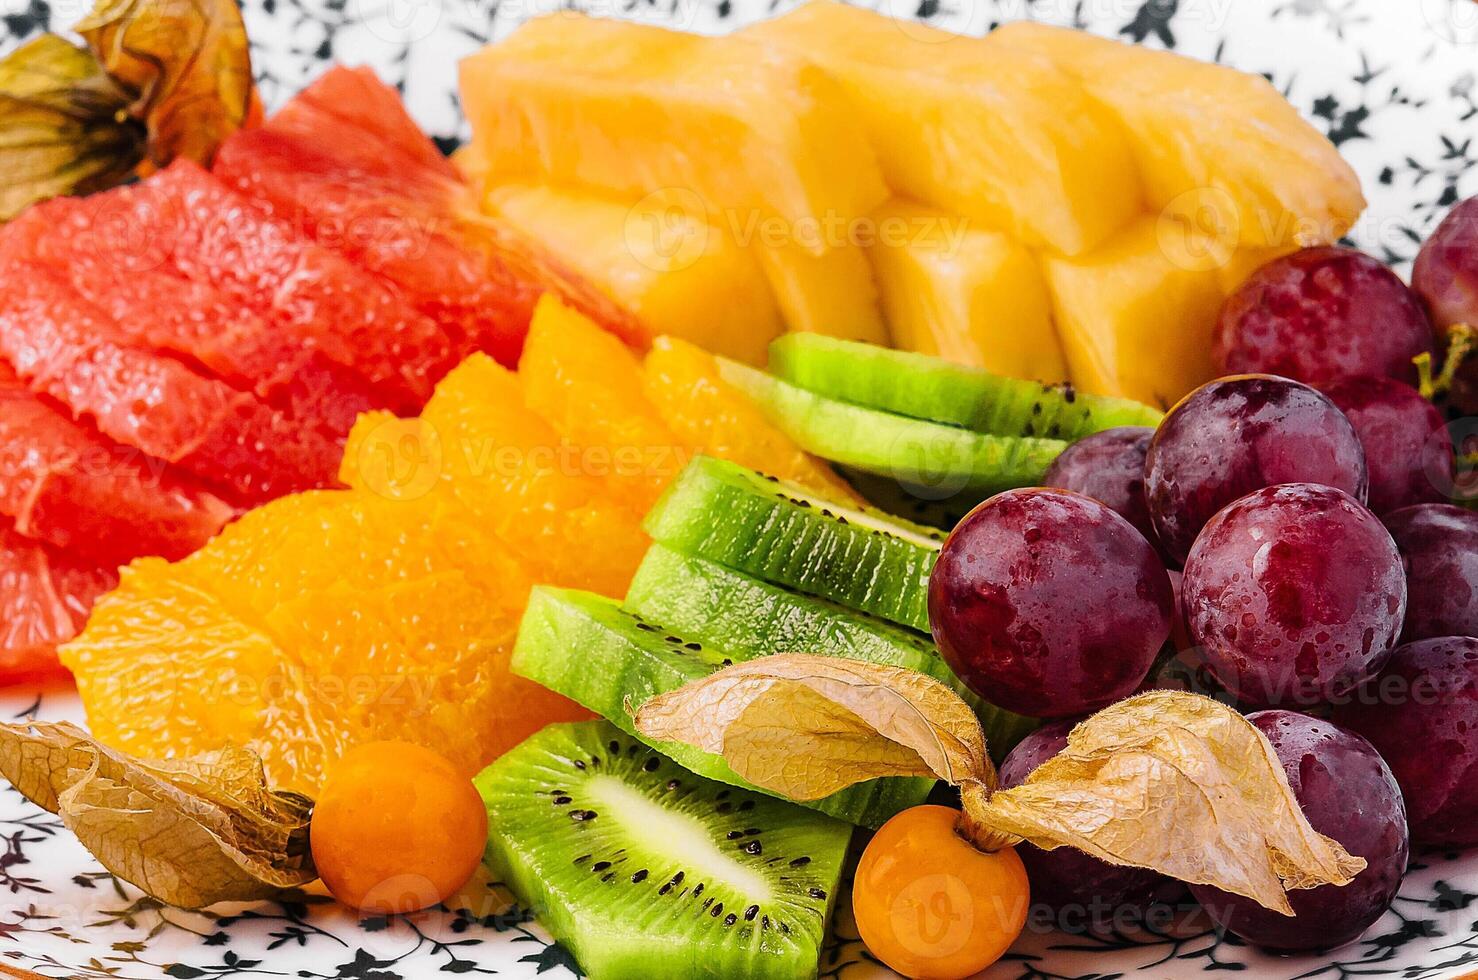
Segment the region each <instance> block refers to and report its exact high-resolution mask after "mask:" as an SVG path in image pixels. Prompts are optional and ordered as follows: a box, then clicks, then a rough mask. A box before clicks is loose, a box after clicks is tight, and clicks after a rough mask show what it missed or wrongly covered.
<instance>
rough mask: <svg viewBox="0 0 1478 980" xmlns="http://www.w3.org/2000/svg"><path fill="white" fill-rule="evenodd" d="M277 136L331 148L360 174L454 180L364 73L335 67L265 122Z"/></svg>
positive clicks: (396, 100) (395, 98) (389, 93)
mask: <svg viewBox="0 0 1478 980" xmlns="http://www.w3.org/2000/svg"><path fill="white" fill-rule="evenodd" d="M267 127H268V128H269V129H271V130H274V131H276V132H281V133H284V134H288V135H293V136H298V137H302V138H305V139H307V140H308V141H310V142H313V143H318V144H321V145H326V146H331V147H333V153H334V155H335V156H336V157H338V158H339V159H340V160H342V161H344V162H345V163H352V164H354V165H355V166H357V167H358V168H360V169H361V170H363V171H364V172H365V173H372V174H380V175H383V176H385V177H389V178H390V179H392V180H398V181H404V180H405V179H406V177H407V171H409V172H410V173H411V174H413V175H419V174H420V173H423V172H424V173H425V174H426V175H427V176H428V177H430V178H433V179H434V178H440V179H442V180H455V179H456V176H457V172H456V168H454V167H453V166H452V164H451V161H449V160H448V159H447V158H446V156H445V154H443V153H442V152H441V150H440V149H438V148H437V146H436V144H435V143H432V142H431V140H429V139H427V138H426V134H425V132H424V131H422V129H421V127H420V126H418V125H416V122H415V120H414V119H412V118H411V117H410V115H409V114H408V113H407V112H406V111H405V105H404V103H403V102H401V99H400V96H399V94H398V93H396V91H395V90H394V89H392V88H391V87H390V86H388V85H386V84H385V83H384V82H382V81H380V79H379V76H377V75H376V74H375V73H374V71H372V70H371V69H369V68H364V67H359V68H350V67H346V66H342V65H337V66H334V67H332V68H330V69H329V70H328V71H326V72H324V73H323V74H322V75H320V76H319V77H318V78H317V79H316V80H315V81H314V82H313V83H312V84H310V85H309V86H308V87H307V88H304V89H303V90H302V91H301V92H299V93H298V94H297V95H296V96H294V97H293V98H292V99H290V100H288V102H287V104H286V105H284V106H283V107H282V108H281V109H280V110H278V112H277V113H276V115H274V116H273V117H272V119H271V120H270V121H269V122H268V123H267Z"/></svg>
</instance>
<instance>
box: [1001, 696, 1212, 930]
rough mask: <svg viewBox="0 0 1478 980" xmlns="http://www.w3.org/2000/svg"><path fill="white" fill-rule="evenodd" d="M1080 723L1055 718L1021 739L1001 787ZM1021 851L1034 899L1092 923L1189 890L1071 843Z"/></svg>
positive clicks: (1018, 778)
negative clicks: (1080, 914) (1079, 913)
mask: <svg viewBox="0 0 1478 980" xmlns="http://www.w3.org/2000/svg"><path fill="white" fill-rule="evenodd" d="M1074 724H1076V722H1074V721H1058V722H1053V723H1052V724H1050V725H1044V726H1043V727H1041V728H1039V729H1037V730H1036V731H1034V732H1032V733H1031V734H1030V735H1028V736H1027V737H1026V738H1024V739H1022V740H1021V741H1020V742H1019V743H1017V745H1016V748H1014V749H1012V750H1011V754H1010V755H1008V756H1006V760H1005V761H1004V762H1002V763H1001V771H1000V785H1001V788H1002V789H1010V788H1011V787H1012V786H1018V785H1020V784H1021V783H1023V782H1025V781H1026V777H1027V776H1029V775H1031V773H1032V772H1033V770H1035V769H1036V768H1037V767H1038V766H1040V765H1041V764H1042V763H1044V762H1046V761H1047V760H1048V759H1050V758H1052V757H1053V756H1054V755H1056V754H1057V753H1059V752H1061V751H1062V750H1063V748H1064V747H1065V746H1066V745H1067V735H1068V732H1070V731H1072V728H1073V725H1074ZM1016 853H1017V854H1018V855H1020V856H1021V862H1022V863H1023V864H1025V865H1026V873H1027V877H1028V878H1030V879H1031V886H1032V901H1033V902H1041V903H1042V904H1043V905H1046V906H1047V907H1048V908H1051V909H1053V910H1055V911H1058V912H1064V911H1066V910H1069V909H1072V910H1074V911H1082V912H1084V913H1086V914H1087V916H1088V919H1089V924H1090V925H1108V924H1111V923H1105V922H1103V921H1102V920H1103V919H1104V918H1105V917H1108V916H1113V915H1114V913H1115V912H1116V910H1118V909H1120V908H1121V907H1125V906H1129V907H1132V908H1137V909H1142V908H1144V907H1145V906H1147V905H1149V904H1151V903H1153V902H1173V901H1175V900H1177V899H1179V898H1180V896H1181V895H1182V894H1184V889H1185V886H1184V885H1182V884H1180V883H1179V882H1177V881H1174V880H1173V879H1171V878H1167V877H1166V876H1165V875H1162V874H1160V873H1159V872H1157V871H1151V870H1149V869H1148V868H1129V867H1121V866H1119V865H1114V864H1109V863H1108V862H1107V861H1101V860H1099V859H1098V858H1096V857H1093V856H1091V855H1088V854H1084V853H1083V852H1082V851H1079V850H1076V849H1075V848H1071V847H1059V848H1057V849H1056V850H1055V851H1044V850H1041V849H1040V848H1037V847H1033V846H1032V845H1031V844H1018V845H1017V846H1016Z"/></svg>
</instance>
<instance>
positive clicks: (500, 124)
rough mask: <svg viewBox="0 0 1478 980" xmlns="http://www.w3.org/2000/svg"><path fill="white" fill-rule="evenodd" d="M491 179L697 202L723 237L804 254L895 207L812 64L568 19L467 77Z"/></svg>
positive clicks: (636, 27)
mask: <svg viewBox="0 0 1478 980" xmlns="http://www.w3.org/2000/svg"><path fill="white" fill-rule="evenodd" d="M461 92H462V104H463V106H464V108H465V109H466V112H467V118H468V119H469V120H470V121H471V124H472V132H473V141H474V144H475V146H476V147H477V150H478V152H479V153H480V154H481V156H482V159H483V161H484V163H485V165H486V167H487V172H488V176H489V178H490V179H492V180H495V181H499V182H503V181H510V180H522V181H539V182H548V183H554V184H573V185H585V186H589V187H597V188H602V189H604V190H607V191H610V192H612V193H614V194H616V195H618V196H621V197H625V198H629V199H633V200H635V199H639V198H641V197H642V196H643V195H646V194H650V193H654V192H664V193H674V192H683V193H687V194H692V195H696V196H697V198H699V199H700V201H701V204H702V206H704V207H706V208H707V209H708V210H709V212H710V214H711V215H712V216H714V218H715V222H714V223H716V224H719V225H725V224H728V226H729V227H730V228H732V227H734V226H736V225H738V224H742V223H743V222H745V221H747V220H749V219H750V218H752V217H758V218H761V219H765V220H769V219H772V218H778V219H780V220H781V221H782V222H784V223H785V224H786V225H787V226H788V227H789V228H790V229H791V231H792V235H791V237H792V240H794V241H796V242H802V243H804V244H802V245H801V247H804V248H806V249H807V251H810V252H811V253H812V254H816V255H820V254H822V253H823V252H824V248H823V247H822V246H821V245H819V244H815V242H814V239H813V238H811V237H810V236H808V235H807V234H805V233H804V232H805V230H807V229H812V230H813V229H815V228H817V227H824V226H825V223H826V222H827V221H829V220H835V219H836V218H838V217H840V218H841V219H843V220H850V219H851V218H853V217H855V216H856V215H859V214H864V213H866V212H867V211H870V210H872V209H873V208H874V207H877V206H878V205H879V204H881V203H882V202H883V200H884V199H885V198H886V197H887V189H886V187H885V186H884V184H883V180H882V175H881V174H880V173H879V171H878V168H877V165H876V162H875V160H874V158H873V154H872V150H871V149H870V147H869V146H868V144H867V140H866V137H865V135H864V134H863V132H862V131H861V129H860V128H859V127H858V126H857V125H856V124H855V123H854V122H853V120H852V116H851V114H850V113H849V111H848V106H847V100H846V96H845V93H844V92H843V91H842V90H841V88H840V87H839V86H838V85H837V84H836V83H835V82H834V81H833V80H832V79H831V78H830V77H828V76H827V75H826V73H825V72H823V71H822V70H820V69H819V68H817V67H816V66H815V65H813V64H811V63H810V62H809V61H807V60H805V59H804V58H799V57H796V56H794V55H791V54H787V53H785V52H783V51H780V50H776V49H774V48H770V47H767V46H764V45H760V44H754V43H752V42H749V41H746V40H742V39H739V38H734V37H723V38H714V37H700V36H697V35H693V34H680V33H677V32H674V31H668V30H663V29H661V28H657V27H650V26H645V25H641V24H631V23H622V22H617V21H610V20H598V19H594V18H590V17H585V16H582V15H579V14H556V15H552V16H548V17H540V18H537V19H535V20H532V21H530V22H528V23H527V24H525V25H524V26H523V27H521V28H519V29H518V30H517V31H515V32H514V33H513V34H512V35H511V36H510V37H509V38H508V39H507V40H505V41H502V42H500V43H498V44H493V45H489V46H488V47H486V48H484V49H483V50H482V51H480V52H478V53H477V54H475V55H473V56H471V57H470V58H467V59H466V60H464V61H463V62H462V65H461Z"/></svg>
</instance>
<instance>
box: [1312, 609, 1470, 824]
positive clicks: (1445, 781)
mask: <svg viewBox="0 0 1478 980" xmlns="http://www.w3.org/2000/svg"><path fill="white" fill-rule="evenodd" d="M1334 720H1335V721H1337V722H1339V723H1340V724H1341V725H1344V726H1345V727H1346V728H1349V729H1351V730H1352V731H1355V732H1358V733H1360V734H1361V735H1363V736H1365V737H1366V738H1367V739H1369V740H1370V743H1371V744H1372V745H1374V746H1375V747H1376V748H1377V749H1379V750H1380V754H1381V756H1382V757H1383V758H1384V759H1385V760H1386V762H1387V763H1388V764H1389V765H1390V767H1391V771H1392V772H1394V773H1395V774H1396V782H1398V783H1400V784H1401V793H1402V795H1403V796H1404V797H1405V798H1406V811H1407V817H1408V818H1409V820H1410V822H1411V839H1412V840H1414V841H1417V842H1419V843H1425V844H1448V845H1453V844H1455V845H1459V846H1464V845H1468V844H1478V639H1474V638H1473V637H1471V636H1444V637H1438V638H1436V639H1430V640H1418V641H1417V642H1415V643H1408V644H1406V645H1405V646H1403V647H1397V648H1396V652H1395V653H1393V654H1392V655H1391V662H1390V664H1389V665H1388V666H1387V667H1386V669H1385V671H1383V672H1382V673H1381V675H1380V676H1379V677H1377V678H1375V679H1373V680H1371V681H1368V682H1367V683H1366V684H1365V686H1364V687H1362V688H1360V690H1359V691H1358V692H1356V694H1355V695H1354V696H1352V697H1351V698H1350V700H1349V701H1348V702H1347V703H1345V704H1341V705H1339V706H1338V707H1336V709H1335V713H1334Z"/></svg>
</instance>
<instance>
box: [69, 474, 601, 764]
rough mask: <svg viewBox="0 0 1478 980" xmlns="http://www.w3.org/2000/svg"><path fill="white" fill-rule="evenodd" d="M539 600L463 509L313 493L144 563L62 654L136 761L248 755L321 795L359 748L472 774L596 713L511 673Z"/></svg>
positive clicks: (358, 494)
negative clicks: (399, 753) (334, 769)
mask: <svg viewBox="0 0 1478 980" xmlns="http://www.w3.org/2000/svg"><path fill="white" fill-rule="evenodd" d="M531 584H532V580H531V578H530V577H529V575H528V573H527V572H525V571H524V569H523V567H522V566H521V565H520V564H519V562H518V561H517V560H516V559H515V558H514V557H513V556H512V555H511V554H510V553H509V552H508V551H507V549H506V548H505V547H504V546H503V545H502V543H501V542H500V541H499V540H498V539H497V538H496V537H495V536H494V535H493V534H492V532H491V531H490V530H488V529H487V528H485V527H484V526H483V523H482V522H481V521H479V520H477V519H476V518H475V517H474V516H473V515H471V514H469V513H468V512H467V511H466V509H465V508H463V507H462V506H461V505H460V504H459V503H458V501H457V499H456V498H455V497H454V496H452V495H450V494H438V495H436V496H434V497H430V498H428V499H426V500H421V501H406V500H395V499H387V498H382V497H376V496H374V495H372V494H369V493H365V492H362V491H326V492H321V493H308V494H300V495H297V496H292V497H285V498H282V499H280V500H277V501H274V502H273V503H271V504H269V505H267V506H265V507H262V508H259V509H258V510H256V511H253V512H251V513H250V514H248V515H246V517H245V518H243V519H242V520H241V521H239V522H238V523H236V524H234V525H232V526H231V527H230V528H229V529H228V530H227V532H226V533H225V534H223V535H221V536H220V537H219V538H217V539H216V540H215V541H214V542H212V543H211V544H210V545H208V546H206V548H205V549H203V550H202V551H200V552H197V553H196V554H195V555H193V556H191V557H190V558H188V559H186V560H184V561H181V562H179V563H177V564H174V565H169V564H166V563H165V562H163V561H159V560H157V559H147V560H143V561H140V562H138V563H136V564H135V565H133V566H132V567H130V568H129V569H128V570H127V572H126V574H125V577H124V585H123V586H122V587H121V588H120V589H119V590H118V591H117V592H115V593H113V594H112V595H110V596H108V597H107V598H106V599H105V600H104V601H102V602H101V603H100V604H99V605H98V609H97V612H96V614H95V615H94V617H93V621H92V622H91V623H90V624H89V627H88V629H87V630H85V631H84V632H83V634H82V636H81V637H79V638H78V639H77V640H76V641H74V642H73V643H71V644H69V645H68V646H67V647H66V648H65V649H64V650H63V653H62V655H63V657H64V658H65V662H66V663H67V664H68V665H69V666H70V667H71V668H72V669H73V670H74V672H75V673H76V674H77V677H78V687H79V690H80V691H81V693H82V696H83V700H84V703H85V704H86V706H87V711H88V718H89V721H90V723H91V724H92V726H93V729H94V731H95V732H97V734H98V735H99V737H100V738H102V739H103V740H104V741H108V742H110V743H112V744H116V745H118V746H119V747H120V748H124V749H127V750H129V751H134V752H139V753H141V754H145V755H150V756H172V755H182V754H189V753H194V752H200V751H204V750H208V749H212V748H218V747H219V746H220V745H222V744H223V743H225V742H227V741H234V742H238V743H243V744H246V745H248V746H250V747H251V748H253V749H255V750H256V751H258V752H259V753H261V754H262V756H263V759H264V761H265V763H266V765H267V770H268V774H269V776H270V777H271V778H272V780H273V782H274V783H275V784H278V785H281V786H287V787H293V788H297V789H301V790H306V791H310V792H311V791H313V790H314V789H315V788H316V787H317V785H318V783H319V781H320V780H321V778H322V776H323V773H324V771H325V768H326V767H327V766H328V765H330V764H331V763H332V762H333V761H334V760H336V759H337V758H338V757H339V756H340V755H341V754H342V753H343V752H344V751H345V750H347V749H348V748H350V747H352V746H354V745H357V744H359V743H361V742H363V741H366V740H372V739H381V738H414V739H415V740H416V741H418V742H419V743H421V744H423V745H426V746H427V747H429V748H434V749H436V750H437V751H438V752H441V753H442V754H443V755H446V756H447V757H448V758H451V759H453V760H455V761H456V762H457V763H458V764H459V765H461V766H463V767H464V769H465V771H466V772H467V774H468V775H469V776H470V775H471V774H472V773H473V772H475V771H476V770H477V768H478V767H479V766H481V765H483V764H485V763H486V762H488V761H490V760H491V759H492V758H493V757H494V756H495V755H496V754H497V753H498V752H500V751H502V750H503V749H504V748H506V747H507V746H508V745H510V744H513V743H514V742H516V741H518V740H519V739H521V738H522V737H524V736H525V735H527V734H529V733H530V732H532V731H534V730H536V729H537V728H539V727H541V726H543V725H544V724H546V723H547V722H549V721H551V720H555V719H559V718H570V717H580V716H582V715H581V714H580V713H579V712H577V711H576V710H575V709H574V708H573V707H572V706H571V705H569V704H568V703H567V702H563V701H562V700H560V701H556V700H553V699H551V698H549V697H545V696H543V695H542V694H541V693H540V692H538V691H536V690H533V686H532V685H529V684H526V683H525V682H523V681H520V680H517V679H516V678H514V677H512V675H511V674H509V672H508V663H507V662H508V655H509V648H510V644H511V642H512V638H513V635H514V632H515V631H516V629H517V626H518V620H519V617H520V615H521V612H522V607H523V604H524V602H525V600H526V599H527V596H528V591H529V588H530V586H531Z"/></svg>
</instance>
